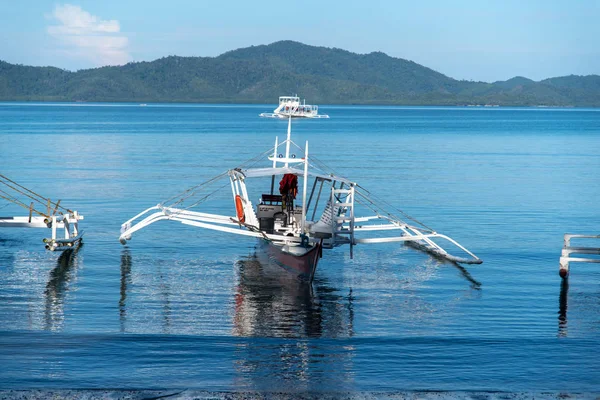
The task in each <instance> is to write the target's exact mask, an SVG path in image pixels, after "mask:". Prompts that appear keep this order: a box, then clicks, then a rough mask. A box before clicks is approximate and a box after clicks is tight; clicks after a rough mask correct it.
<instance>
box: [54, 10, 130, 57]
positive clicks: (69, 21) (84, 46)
mask: <svg viewBox="0 0 600 400" xmlns="http://www.w3.org/2000/svg"><path fill="white" fill-rule="evenodd" d="M48 18H49V19H52V20H53V21H54V22H57V23H58V24H57V25H51V26H49V27H48V33H49V34H50V35H51V36H53V37H54V38H56V39H57V40H58V41H59V42H60V43H61V44H62V45H63V49H62V51H63V52H64V53H65V54H66V55H68V56H70V57H73V58H79V59H83V60H86V61H88V62H92V63H93V64H94V66H102V65H122V64H125V63H127V62H128V61H130V60H131V56H130V55H129V52H128V46H129V40H128V39H127V37H126V36H124V35H123V34H122V33H120V31H121V26H120V25H119V21H117V20H114V19H113V20H102V19H100V18H98V17H96V16H95V15H92V14H90V13H89V12H87V11H85V10H83V9H82V8H81V7H79V6H75V5H72V4H63V5H57V6H55V8H54V11H53V12H52V14H50V15H49V16H48Z"/></svg>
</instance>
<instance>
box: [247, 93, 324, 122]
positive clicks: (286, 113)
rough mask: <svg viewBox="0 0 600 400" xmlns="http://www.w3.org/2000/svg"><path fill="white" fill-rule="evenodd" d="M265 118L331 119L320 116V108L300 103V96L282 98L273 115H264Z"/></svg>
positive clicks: (304, 102) (262, 115)
mask: <svg viewBox="0 0 600 400" xmlns="http://www.w3.org/2000/svg"><path fill="white" fill-rule="evenodd" d="M259 116H261V117H264V118H288V117H292V118H329V115H325V114H319V106H315V105H311V104H306V100H304V101H303V102H300V97H298V96H281V97H279V105H278V106H277V108H276V109H275V110H273V112H272V113H262V114H259Z"/></svg>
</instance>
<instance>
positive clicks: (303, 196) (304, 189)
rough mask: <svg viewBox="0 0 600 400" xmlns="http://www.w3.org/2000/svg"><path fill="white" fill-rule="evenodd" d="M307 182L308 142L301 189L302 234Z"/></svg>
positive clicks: (304, 223)
mask: <svg viewBox="0 0 600 400" xmlns="http://www.w3.org/2000/svg"><path fill="white" fill-rule="evenodd" d="M307 182H308V140H307V141H306V147H305V148H304V187H303V188H302V233H303V234H304V233H306V232H305V228H306V190H307Z"/></svg>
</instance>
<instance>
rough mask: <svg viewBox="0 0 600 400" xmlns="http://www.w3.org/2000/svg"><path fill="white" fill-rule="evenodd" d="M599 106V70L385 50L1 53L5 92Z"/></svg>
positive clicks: (24, 96) (27, 96)
mask: <svg viewBox="0 0 600 400" xmlns="http://www.w3.org/2000/svg"><path fill="white" fill-rule="evenodd" d="M290 94H298V95H300V96H301V97H303V98H306V99H307V101H309V102H310V103H315V104H327V103H329V104H410V105H468V104H491V105H506V106H539V105H543V106H580V107H583V106H593V107H600V76H598V75H588V76H574V75H571V76H565V77H558V78H550V79H546V80H543V81H539V82H535V81H532V80H530V79H527V78H524V77H515V78H512V79H509V80H508V81H503V82H494V83H485V82H471V81H459V80H456V79H452V78H450V77H447V76H445V75H443V74H441V73H439V72H436V71H433V70H432V69H429V68H427V67H424V66H422V65H419V64H416V63H414V62H412V61H408V60H404V59H400V58H393V57H390V56H388V55H386V54H384V53H380V52H374V53H370V54H355V53H351V52H348V51H345V50H341V49H335V48H333V49H331V48H325V47H314V46H308V45H304V44H302V43H297V42H292V41H282V42H276V43H273V44H270V45H261V46H252V47H248V48H243V49H238V50H233V51H230V52H227V53H224V54H222V55H220V56H218V57H177V56H170V57H165V58H161V59H158V60H155V61H151V62H135V63H129V64H127V65H124V66H116V67H102V68H95V69H87V70H80V71H77V72H70V71H65V70H61V69H59V68H54V67H30V66H23V65H14V64H9V63H6V62H3V61H0V100H2V101H12V100H21V101H22V100H29V101H126V102H127V101H132V102H236V103H247V102H248V103H276V102H277V98H278V97H279V96H282V95H290Z"/></svg>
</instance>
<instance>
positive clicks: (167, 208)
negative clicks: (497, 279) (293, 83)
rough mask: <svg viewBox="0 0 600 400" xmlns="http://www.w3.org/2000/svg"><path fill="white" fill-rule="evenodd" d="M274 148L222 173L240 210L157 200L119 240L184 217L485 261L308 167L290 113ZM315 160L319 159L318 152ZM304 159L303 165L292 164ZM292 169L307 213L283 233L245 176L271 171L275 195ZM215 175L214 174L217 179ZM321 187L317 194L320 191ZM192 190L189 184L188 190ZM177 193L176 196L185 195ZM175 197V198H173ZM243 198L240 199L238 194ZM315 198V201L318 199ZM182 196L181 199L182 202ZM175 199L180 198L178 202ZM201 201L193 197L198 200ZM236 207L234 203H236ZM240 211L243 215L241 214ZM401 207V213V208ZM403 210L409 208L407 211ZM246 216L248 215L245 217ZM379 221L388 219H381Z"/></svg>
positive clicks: (283, 238)
mask: <svg viewBox="0 0 600 400" xmlns="http://www.w3.org/2000/svg"><path fill="white" fill-rule="evenodd" d="M292 145H293V146H296V147H297V148H298V149H299V150H303V151H304V157H303V158H295V157H294V156H293V155H290V148H291V146H292ZM282 146H285V153H278V151H279V148H280V147H282ZM269 153H270V154H271V156H270V157H268V160H270V161H271V162H272V166H271V167H270V168H246V169H244V168H242V167H240V168H234V169H231V170H229V171H227V172H226V173H224V174H221V175H220V176H224V175H225V174H227V175H228V176H229V180H230V184H231V190H232V194H233V198H234V205H235V206H238V203H237V202H238V201H239V202H240V204H241V209H242V210H238V212H237V214H236V215H235V216H227V215H218V214H209V213H203V212H198V211H194V210H191V209H188V208H182V207H173V206H172V205H166V204H165V203H160V204H157V205H156V206H153V207H150V208H148V209H146V210H144V211H143V212H141V213H139V214H137V215H136V216H134V217H133V218H131V219H129V220H127V221H126V222H125V223H123V224H122V226H121V235H120V237H119V240H120V242H121V243H122V244H123V245H125V244H126V243H127V241H128V240H130V239H131V237H132V235H133V234H134V233H136V232H137V231H139V230H141V229H143V228H145V227H147V226H149V225H151V224H153V223H155V222H158V221H162V220H170V221H176V222H180V223H182V224H185V225H190V226H194V227H198V228H204V229H210V230H215V231H220V232H227V233H232V234H237V235H244V236H250V237H256V238H261V239H265V240H266V241H269V242H271V243H273V244H276V245H280V246H305V247H306V246H307V245H315V244H317V243H319V245H320V246H322V248H325V249H328V248H334V247H338V246H341V245H346V244H348V245H349V246H350V256H351V257H353V246H355V245H357V244H373V243H394V242H399V243H406V244H409V245H411V246H413V247H415V248H417V249H419V250H422V251H425V252H427V253H430V254H432V255H434V256H436V257H438V258H441V259H445V260H447V261H450V262H454V263H460V264H481V263H482V260H481V259H480V258H478V257H477V256H476V255H475V254H473V253H472V252H471V251H469V250H468V249H467V248H465V247H464V246H462V245H461V244H459V243H458V242H457V241H455V240H454V239H452V238H450V237H448V236H446V235H443V234H440V233H437V232H435V231H434V230H432V229H430V228H428V227H426V226H425V225H424V224H422V223H420V222H419V221H417V220H415V219H414V218H411V217H408V216H407V217H408V218H410V219H411V220H413V221H415V222H416V223H417V224H418V225H419V226H416V225H413V224H409V223H407V222H405V221H404V220H403V219H401V218H399V217H396V216H394V215H393V214H392V213H389V212H386V211H384V208H382V207H380V206H378V205H377V203H376V202H375V201H374V200H373V199H372V198H371V196H370V194H369V193H368V192H367V191H366V190H364V189H363V188H362V187H360V186H359V185H358V184H357V183H355V182H352V181H350V180H348V179H346V178H343V177H340V176H336V175H334V174H332V173H328V172H313V171H309V164H310V165H311V166H313V167H315V169H316V166H315V165H312V164H311V163H309V158H308V142H306V146H305V148H304V149H301V148H300V147H299V146H298V145H296V144H295V143H294V142H292V140H291V117H289V118H288V131H287V139H286V140H285V141H284V142H282V143H278V139H277V138H276V139H275V146H274V148H272V149H271V150H270V151H269V152H268V153H267V154H269ZM311 160H313V161H315V163H316V160H315V159H314V157H311ZM298 164H299V165H300V166H301V167H303V168H302V169H300V168H296V167H294V166H293V165H298ZM285 174H293V175H296V176H298V177H302V178H303V191H302V206H301V212H302V216H301V219H300V224H296V225H294V224H292V226H291V227H288V228H287V230H280V231H279V232H278V233H273V232H268V231H265V230H261V228H260V227H261V224H260V221H259V219H258V218H257V215H256V213H255V211H254V206H253V204H252V201H251V200H250V198H249V196H248V191H247V187H246V180H247V179H251V178H256V177H271V179H272V184H271V195H273V183H274V180H275V176H280V175H285ZM309 178H313V179H314V183H313V186H312V189H311V192H310V197H309V198H308V199H307V193H308V191H307V183H308V180H309ZM214 179H216V178H213V179H212V180H211V181H213V180H214ZM325 183H328V184H330V186H331V187H330V193H329V195H328V196H326V197H327V203H326V205H325V207H324V210H323V211H322V213H321V217H320V219H319V220H318V221H314V217H315V215H316V212H317V208H318V202H319V198H320V197H321V194H322V193H323V186H324V184H325ZM317 188H318V194H317V195H316V196H315V192H316V191H317ZM190 192H193V191H191V189H188V190H187V191H185V192H184V194H186V193H190ZM181 197H182V196H180V195H177V196H174V197H173V198H177V199H180V198H181ZM173 198H172V199H173ZM238 199H239V200H238ZM313 199H314V203H313ZM179 202H181V200H178V202H177V203H179ZM177 203H176V204H177ZM356 203H359V204H362V205H364V206H366V207H367V208H370V209H372V211H373V215H369V216H365V217H358V216H356V215H355V204H356ZM197 204H198V202H196V203H194V206H196V205H197ZM311 207H312V208H311ZM232 209H235V208H232ZM310 211H312V216H311V218H310V219H311V220H308V213H309V212H310ZM240 212H241V215H240ZM400 213H402V212H401V211H400ZM402 214H404V213H402ZM242 216H243V217H242ZM376 221H383V223H379V224H376V223H374V222H376ZM383 231H400V235H394V236H387V237H362V238H361V237H357V235H361V233H363V232H383ZM434 239H441V240H445V241H448V242H450V243H451V244H452V245H454V246H456V247H457V248H458V249H460V250H461V251H463V252H464V253H465V256H463V257H460V256H455V255H453V254H450V253H449V252H448V251H447V250H446V249H444V248H443V247H442V246H441V245H440V244H438V243H436V242H435V241H434Z"/></svg>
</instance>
